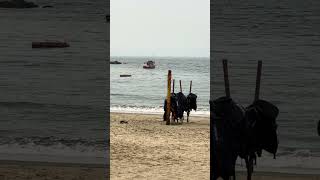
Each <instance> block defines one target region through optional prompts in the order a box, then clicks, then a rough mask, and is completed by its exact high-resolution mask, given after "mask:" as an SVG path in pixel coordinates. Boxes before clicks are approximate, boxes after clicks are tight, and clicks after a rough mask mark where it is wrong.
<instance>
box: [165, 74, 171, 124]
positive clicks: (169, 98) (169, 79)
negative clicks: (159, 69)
mask: <svg viewBox="0 0 320 180" xmlns="http://www.w3.org/2000/svg"><path fill="white" fill-rule="evenodd" d="M170 106H171V70H168V91H167V109H166V111H167V113H166V125H170V112H171V107H170Z"/></svg>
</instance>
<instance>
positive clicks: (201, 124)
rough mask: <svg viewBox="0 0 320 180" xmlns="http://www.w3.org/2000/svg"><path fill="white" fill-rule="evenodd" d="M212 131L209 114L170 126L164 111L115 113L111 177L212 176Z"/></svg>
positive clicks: (112, 122) (112, 118)
mask: <svg viewBox="0 0 320 180" xmlns="http://www.w3.org/2000/svg"><path fill="white" fill-rule="evenodd" d="M191 115H192V114H191ZM121 120H125V121H127V122H128V124H120V121H121ZM209 131H210V125H209V118H205V117H192V116H191V117H190V122H189V123H184V124H182V125H171V126H167V125H165V123H164V122H163V121H162V115H141V114H118V113H112V114H111V130H110V140H111V145H110V150H111V162H110V166H111V179H112V180H113V179H116V180H118V179H120V180H122V179H185V180H187V179H193V180H194V179H209V176H210V147H209V141H210V140H209V135H210V134H209Z"/></svg>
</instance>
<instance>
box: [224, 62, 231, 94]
mask: <svg viewBox="0 0 320 180" xmlns="http://www.w3.org/2000/svg"><path fill="white" fill-rule="evenodd" d="M222 64H223V74H224V87H225V91H226V96H227V97H229V98H230V85H229V75H228V60H227V59H223V60H222Z"/></svg>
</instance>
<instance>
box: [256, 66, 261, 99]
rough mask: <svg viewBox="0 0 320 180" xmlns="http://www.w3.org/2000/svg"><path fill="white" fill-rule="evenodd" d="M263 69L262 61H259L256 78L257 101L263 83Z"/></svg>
mask: <svg viewBox="0 0 320 180" xmlns="http://www.w3.org/2000/svg"><path fill="white" fill-rule="evenodd" d="M261 69H262V61H258V67H257V78H256V89H255V95H254V101H257V100H258V99H259V94H260V83H261Z"/></svg>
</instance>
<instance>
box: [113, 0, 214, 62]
mask: <svg viewBox="0 0 320 180" xmlns="http://www.w3.org/2000/svg"><path fill="white" fill-rule="evenodd" d="M110 3H111V4H110V5H111V6H110V10H111V14H110V19H111V20H110V30H111V32H110V33H111V34H110V49H111V52H110V53H111V56H193V57H209V54H210V53H209V52H210V1H209V0H111V2H110Z"/></svg>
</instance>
